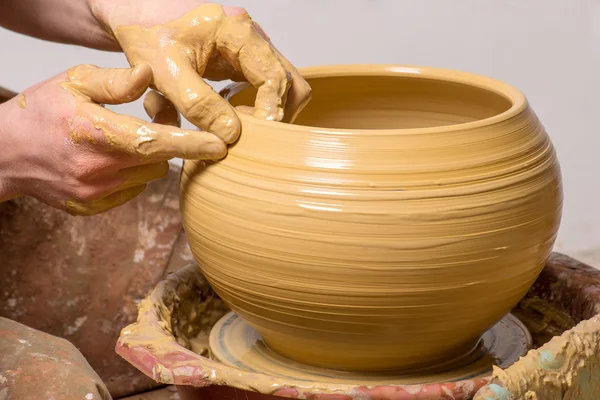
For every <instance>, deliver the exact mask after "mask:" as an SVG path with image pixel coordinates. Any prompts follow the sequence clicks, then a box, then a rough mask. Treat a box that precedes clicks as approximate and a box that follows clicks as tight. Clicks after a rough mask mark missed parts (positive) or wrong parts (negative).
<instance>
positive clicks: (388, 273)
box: [181, 65, 562, 372]
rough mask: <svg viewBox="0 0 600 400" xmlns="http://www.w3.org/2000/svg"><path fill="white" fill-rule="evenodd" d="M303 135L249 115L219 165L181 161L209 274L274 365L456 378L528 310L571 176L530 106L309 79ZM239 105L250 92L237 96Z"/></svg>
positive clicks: (442, 89)
mask: <svg viewBox="0 0 600 400" xmlns="http://www.w3.org/2000/svg"><path fill="white" fill-rule="evenodd" d="M301 73H302V74H303V76H304V77H305V78H306V79H307V81H308V82H309V83H310V85H311V86H312V89H313V98H312V100H311V101H310V103H309V104H308V105H307V106H306V108H305V109H304V110H303V111H302V112H301V113H300V115H299V116H298V118H297V120H296V121H295V122H294V124H284V123H279V122H273V121H264V120H259V119H256V118H254V117H252V116H250V115H246V114H244V113H240V118H241V121H242V134H241V137H240V139H239V141H238V142H237V143H236V144H235V145H233V146H231V147H230V150H229V154H228V155H227V157H226V158H225V159H223V160H221V161H219V162H216V163H208V162H201V161H198V162H195V161H186V162H185V164H184V168H183V172H182V179H181V207H182V215H183V221H184V226H185V230H186V233H187V235H188V239H189V243H190V246H191V249H192V251H193V253H194V256H195V258H196V260H197V261H198V263H199V264H200V267H201V269H202V273H203V274H204V275H205V276H206V278H207V279H208V281H209V282H210V284H211V286H212V287H213V289H214V290H215V291H216V292H217V293H218V294H219V295H220V296H221V298H222V299H223V300H224V301H225V303H226V304H227V305H228V306H229V307H231V309H232V310H233V311H235V312H236V313H237V314H238V315H240V316H241V317H242V318H244V319H245V320H246V321H248V322H249V323H250V324H251V325H252V326H253V327H255V328H256V329H257V331H258V332H259V333H260V334H261V335H262V337H263V339H264V341H265V342H266V344H267V345H268V346H269V347H271V348H272V349H273V350H274V351H276V352H277V353H279V354H281V355H283V356H286V357H289V358H291V359H294V360H297V361H299V362H303V363H308V364H312V365H319V366H323V367H326V368H332V369H341V370H343V369H346V370H363V371H369V370H371V371H377V370H386V369H400V370H406V371H407V372H408V371H409V370H413V371H422V370H423V369H436V368H437V369H443V368H450V364H452V362H453V360H461V359H465V357H467V356H466V355H467V354H468V353H469V352H470V351H472V350H473V349H474V348H475V347H476V345H477V343H478V341H479V339H480V337H481V335H482V334H483V333H484V332H485V331H486V330H487V329H488V328H490V327H492V326H493V325H494V324H495V323H496V322H498V321H499V320H500V319H501V318H502V317H503V316H504V315H506V314H507V312H509V311H510V309H511V308H512V307H513V306H515V305H516V304H517V302H518V301H519V300H520V299H521V298H522V297H523V296H524V295H525V293H526V292H527V290H528V289H529V287H530V286H531V285H532V283H533V282H534V281H535V279H536V277H537V276H538V274H539V273H540V271H541V270H542V268H543V266H544V263H545V261H546V259H547V257H548V255H549V254H550V251H551V249H552V246H553V243H554V240H555V237H556V233H557V230H558V226H559V221H560V217H561V207H562V189H561V180H560V169H559V165H558V162H557V159H556V154H555V151H554V149H553V146H552V144H551V142H550V139H549V137H548V135H547V134H546V132H545V130H544V128H543V126H542V125H541V123H540V122H539V121H538V119H537V117H536V115H535V114H534V112H533V110H532V109H531V107H530V106H529V104H528V102H527V100H526V98H525V97H524V95H523V94H522V93H521V92H520V91H518V90H517V89H515V88H513V87H511V86H510V85H507V84H505V83H502V82H499V81H497V80H494V79H490V78H487V77H482V76H479V75H474V74H470V73H464V72H457V71H450V70H443V69H435V68H421V67H411V66H397V65H345V66H326V67H314V68H306V69H303V70H302V71H301ZM223 93H224V95H225V97H226V98H227V99H228V100H229V101H230V103H231V104H233V105H234V106H252V105H253V102H254V96H255V94H256V90H255V89H253V88H252V87H249V86H248V85H247V84H234V85H232V86H230V87H228V88H227V89H226V90H225V91H224V92H223Z"/></svg>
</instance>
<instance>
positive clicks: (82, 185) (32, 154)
mask: <svg viewBox="0 0 600 400" xmlns="http://www.w3.org/2000/svg"><path fill="white" fill-rule="evenodd" d="M151 77H152V70H151V69H150V67H149V66H148V65H145V64H138V66H137V67H136V68H132V69H100V68H97V67H94V66H89V65H82V66H77V67H75V68H72V69H71V70H69V71H68V72H66V73H63V74H60V75H58V76H56V77H54V78H52V79H50V80H48V81H46V82H43V83H41V84H38V85H36V86H34V87H32V88H30V89H28V90H26V91H25V92H24V93H23V94H20V95H18V96H17V97H15V98H13V99H11V100H10V101H8V102H6V103H4V104H2V105H0V121H2V124H1V125H0V149H2V152H1V153H0V201H2V200H6V199H8V198H11V197H15V196H18V195H29V196H33V197H36V198H38V199H40V200H41V201H43V202H45V203H48V204H50V205H52V206H54V207H57V208H61V209H66V210H67V211H69V212H70V213H72V214H80V215H90V214H95V213H99V212H102V211H105V210H108V209H110V208H113V207H116V206H119V205H121V204H123V203H125V202H127V201H128V200H130V199H132V198H133V197H135V196H137V195H138V194H139V193H141V192H142V191H143V190H144V188H145V186H146V183H147V182H149V181H152V180H155V179H158V178H161V177H163V176H164V175H165V174H166V173H167V171H168V169H169V165H168V162H167V160H169V159H171V158H173V157H182V158H188V159H219V158H221V157H223V156H224V155H225V153H226V145H225V143H224V142H223V141H222V140H221V139H219V138H218V137H216V136H214V135H212V134H210V133H208V132H199V131H195V130H194V131H187V130H182V129H180V128H178V127H177V126H176V125H178V123H179V114H178V113H177V111H176V110H175V108H174V107H173V105H172V104H171V103H170V102H169V101H168V100H166V99H165V98H163V97H162V96H160V95H159V94H157V93H156V92H150V93H149V95H148V96H147V97H146V99H145V103H144V105H145V108H146V111H147V112H148V113H149V114H150V115H151V117H153V120H154V122H159V123H160V124H158V123H147V122H145V121H143V120H139V119H136V118H133V117H129V116H124V115H120V114H116V113H114V112H112V111H109V110H107V109H105V108H104V107H102V106H101V105H99V104H98V103H104V104H120V103H125V102H130V101H133V100H136V99H138V98H139V97H141V96H142V94H143V93H144V92H145V90H146V89H147V88H148V85H149V82H150V79H151Z"/></svg>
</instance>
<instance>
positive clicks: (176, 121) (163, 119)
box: [144, 90, 181, 128]
mask: <svg viewBox="0 0 600 400" xmlns="http://www.w3.org/2000/svg"><path fill="white" fill-rule="evenodd" d="M144 110H146V114H148V116H149V117H150V118H151V119H152V122H153V123H156V124H162V125H171V126H175V127H177V128H181V118H180V117H179V111H177V109H176V108H175V106H174V105H173V103H171V102H170V101H169V100H168V99H167V98H166V97H165V96H163V95H161V94H160V93H158V92H156V91H154V90H151V91H149V92H148V93H147V94H146V97H145V98H144Z"/></svg>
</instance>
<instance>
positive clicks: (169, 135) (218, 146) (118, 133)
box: [79, 103, 227, 162]
mask: <svg viewBox="0 0 600 400" xmlns="http://www.w3.org/2000/svg"><path fill="white" fill-rule="evenodd" d="M79 112H80V114H81V115H82V116H83V117H84V119H86V120H88V121H91V127H88V129H92V130H93V132H94V133H95V134H96V135H98V136H100V137H103V138H104V140H105V141H106V143H107V144H108V145H109V146H110V147H111V148H112V149H114V150H117V151H120V152H123V153H126V154H129V155H133V156H136V157H139V158H141V159H142V160H144V161H145V162H158V161H166V160H170V159H171V158H175V157H179V158H184V159H194V160H218V159H221V158H223V157H224V156H225V154H226V153H227V146H226V145H225V143H223V141H222V140H221V139H219V138H218V137H217V136H215V135H213V134H212V133H208V132H204V131H191V130H185V129H181V128H177V127H174V126H168V125H161V124H155V123H148V122H146V121H143V120H141V119H137V118H134V117H130V116H125V115H121V114H117V113H115V112H113V111H110V110H107V109H105V108H103V107H101V106H99V105H97V104H93V103H83V104H81V106H80V108H79Z"/></svg>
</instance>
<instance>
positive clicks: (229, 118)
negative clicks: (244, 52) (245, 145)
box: [154, 57, 241, 143]
mask: <svg viewBox="0 0 600 400" xmlns="http://www.w3.org/2000/svg"><path fill="white" fill-rule="evenodd" d="M165 63H166V61H165ZM172 70H177V71H178V74H177V76H176V79H174V77H173V75H172V74H171V73H170V72H169V71H172ZM155 71H156V72H155V75H154V84H155V86H156V88H157V89H158V90H160V91H161V92H162V93H163V94H164V95H165V97H167V98H168V99H169V100H170V101H172V102H173V104H174V105H175V107H177V109H178V110H179V112H181V114H183V116H184V117H185V118H186V119H187V120H188V121H190V122H191V123H192V124H194V125H196V126H197V127H199V128H200V129H202V130H205V131H209V132H213V133H214V134H215V135H217V136H218V137H220V138H221V139H222V140H223V141H225V143H233V142H234V141H236V140H237V138H238V136H239V134H240V129H241V124H240V120H239V119H238V117H237V115H236V114H235V111H234V110H233V107H231V106H230V105H229V103H227V101H225V99H223V98H222V97H221V96H219V94H218V93H217V92H215V91H214V90H213V88H212V87H211V86H210V85H209V84H208V83H206V82H205V81H204V80H203V79H202V77H200V75H198V73H197V72H196V71H195V70H194V69H193V68H192V66H191V65H190V64H189V62H188V61H184V60H181V59H180V58H177V57H172V58H169V65H164V66H162V67H161V68H156V69H155Z"/></svg>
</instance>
